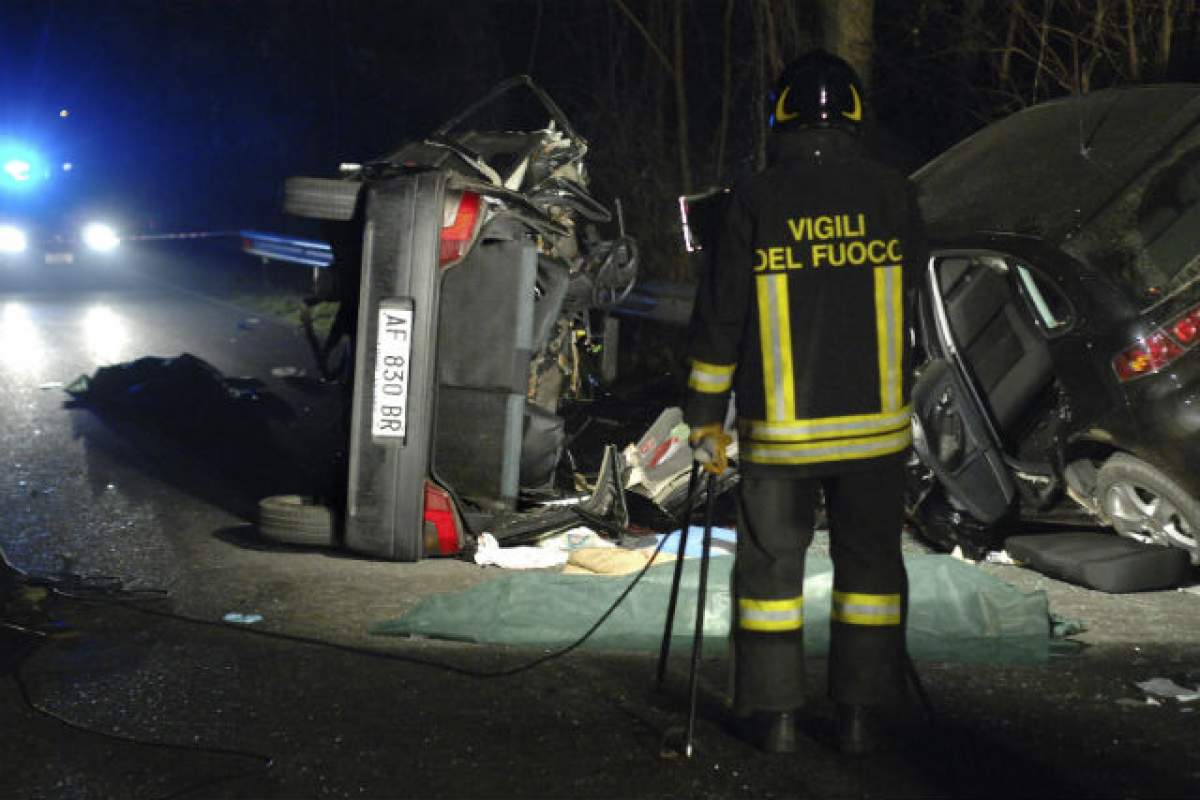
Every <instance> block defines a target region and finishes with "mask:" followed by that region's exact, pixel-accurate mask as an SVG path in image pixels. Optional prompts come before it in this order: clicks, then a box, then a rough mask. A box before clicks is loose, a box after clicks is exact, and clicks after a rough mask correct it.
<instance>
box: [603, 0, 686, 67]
mask: <svg viewBox="0 0 1200 800" xmlns="http://www.w3.org/2000/svg"><path fill="white" fill-rule="evenodd" d="M613 2H614V3H616V4H617V8H619V9H621V12H622V13H623V14H624V15H625V16H626V17H628V18H629V21H630V22H632V23H633V27H635V28H637V30H638V33H640V34H642V38H643V39H645V40H646V46H647V47H649V48H650V52H652V53H654V55H656V56H658V60H659V62H661V63H662V65H663V69H665V70H666V71H667V72H673V71H674V70H673V67H672V66H671V59H669V58H667V54H666V53H664V52H663V51H662V48H661V47H659V46H658V43H657V42H655V41H654V37H653V36H651V35H650V31H648V30H646V26H645V25H643V24H642V21H641V20H640V19H638V18H637V14H634V13H633V11H631V10H630V8H629V6H627V5H625V0H613Z"/></svg>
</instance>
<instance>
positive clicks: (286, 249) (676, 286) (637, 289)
mask: <svg viewBox="0 0 1200 800" xmlns="http://www.w3.org/2000/svg"><path fill="white" fill-rule="evenodd" d="M221 235H229V234H221ZM236 235H238V236H240V237H241V239H242V251H243V252H245V253H248V254H250V255H254V256H259V257H261V258H267V259H271V260H273V261H286V262H289V263H292V264H302V265H304V266H308V267H317V268H320V269H324V268H326V267H328V266H330V265H331V264H332V263H333V249H332V248H331V247H330V246H329V244H328V243H326V242H320V241H316V240H313V239H295V238H292V237H290V236H279V235H277V234H273V233H262V232H259V231H238V232H237V234H236ZM206 237H207V235H204V234H200V235H196V234H170V235H167V236H163V237H155V238H206ZM695 293H696V287H695V286H694V285H692V284H689V283H672V282H670V281H645V282H640V283H638V284H636V285H635V286H634V287H633V291H631V292H630V293H629V296H628V297H626V298H625V300H624V301H622V302H621V304H620V305H619V306H617V307H616V308H614V309H613V311H612V313H613V314H614V315H615V316H618V317H637V318H640V319H649V320H654V321H655V322H663V323H666V324H668V325H686V324H687V323H688V320H689V319H691V316H692V302H693V299H694V296H695Z"/></svg>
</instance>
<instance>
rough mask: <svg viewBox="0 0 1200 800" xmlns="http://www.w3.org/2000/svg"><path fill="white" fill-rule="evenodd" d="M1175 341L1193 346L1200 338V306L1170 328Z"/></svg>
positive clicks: (1186, 345) (1185, 345)
mask: <svg viewBox="0 0 1200 800" xmlns="http://www.w3.org/2000/svg"><path fill="white" fill-rule="evenodd" d="M1168 330H1170V332H1171V336H1173V337H1174V338H1175V341H1177V342H1179V343H1180V344H1181V345H1183V346H1184V347H1191V346H1192V345H1193V344H1195V343H1196V340H1197V338H1200V307H1197V308H1193V309H1192V310H1191V311H1189V312H1188V313H1186V314H1184V315H1183V316H1182V317H1180V318H1179V319H1177V320H1175V321H1174V322H1173V323H1171V326H1170V327H1169V328H1168Z"/></svg>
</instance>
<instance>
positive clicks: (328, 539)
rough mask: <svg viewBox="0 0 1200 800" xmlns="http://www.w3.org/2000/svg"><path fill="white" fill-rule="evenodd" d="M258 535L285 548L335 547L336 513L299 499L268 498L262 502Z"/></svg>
mask: <svg viewBox="0 0 1200 800" xmlns="http://www.w3.org/2000/svg"><path fill="white" fill-rule="evenodd" d="M258 532H259V533H260V534H261V535H262V536H263V538H265V539H270V540H271V541H273V542H280V543H282V544H299V545H307V546H312V547H332V546H333V536H334V525H333V511H332V510H330V508H329V507H328V506H323V505H320V504H318V503H315V502H313V501H312V499H310V498H307V497H301V496H299V495H294V494H283V495H275V496H273V497H264V498H263V499H262V500H260V501H258Z"/></svg>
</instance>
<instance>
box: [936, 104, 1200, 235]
mask: <svg viewBox="0 0 1200 800" xmlns="http://www.w3.org/2000/svg"><path fill="white" fill-rule="evenodd" d="M1198 124H1200V85H1190V84H1179V85H1164V86H1151V87H1138V88H1131V89H1111V90H1104V91H1099V92H1094V93H1091V94H1088V95H1085V96H1082V97H1068V98H1062V99H1059V100H1053V101H1050V102H1047V103H1043V104H1041V105H1037V106H1032V107H1030V108H1026V109H1024V110H1022V111H1019V112H1017V113H1015V114H1012V115H1011V116H1009V117H1006V118H1004V119H1002V120H1000V121H998V122H996V123H993V124H992V125H989V126H987V127H986V128H984V129H982V130H980V131H979V132H977V133H975V134H974V135H972V136H971V137H969V138H967V139H965V140H963V141H962V142H960V143H959V144H957V145H955V146H954V147H952V148H950V149H949V150H947V151H946V152H945V153H943V154H942V155H940V156H938V157H937V158H935V159H934V160H933V161H931V162H929V163H928V164H926V165H925V166H924V167H922V168H921V169H919V170H917V172H915V173H914V174H913V179H914V181H915V182H916V183H917V185H918V187H919V188H920V191H921V207H922V210H923V212H924V215H925V218H926V223H927V224H928V226H929V229H930V232H931V233H932V234H933V235H934V236H936V237H939V238H958V237H961V236H964V235H968V234H971V233H975V232H979V231H996V232H1005V233H1020V234H1026V235H1033V236H1038V237H1041V238H1043V239H1046V240H1048V241H1049V242H1051V243H1053V244H1056V245H1062V244H1063V243H1064V242H1065V241H1066V240H1068V239H1070V238H1072V237H1074V236H1077V235H1079V234H1080V233H1084V232H1086V230H1087V227H1088V225H1089V223H1091V222H1093V221H1095V220H1098V219H1099V218H1101V217H1102V216H1103V214H1102V212H1103V211H1104V210H1105V208H1106V207H1107V206H1108V205H1109V204H1110V203H1112V202H1113V201H1114V200H1115V199H1116V198H1118V197H1119V196H1121V195H1122V194H1123V192H1124V190H1125V189H1126V188H1127V187H1128V186H1129V185H1130V184H1131V183H1133V182H1134V181H1136V180H1137V179H1138V177H1139V176H1140V175H1142V174H1143V173H1145V172H1146V171H1147V170H1148V169H1149V167H1150V166H1151V165H1152V164H1154V163H1155V162H1157V161H1159V160H1161V159H1163V158H1164V157H1165V156H1166V155H1167V154H1168V153H1169V151H1170V150H1171V148H1172V147H1173V146H1174V144H1175V143H1176V141H1177V140H1178V139H1179V138H1180V137H1181V136H1183V135H1185V134H1186V133H1188V132H1189V131H1190V130H1191V129H1192V128H1194V127H1196V126H1197V125H1198Z"/></svg>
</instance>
